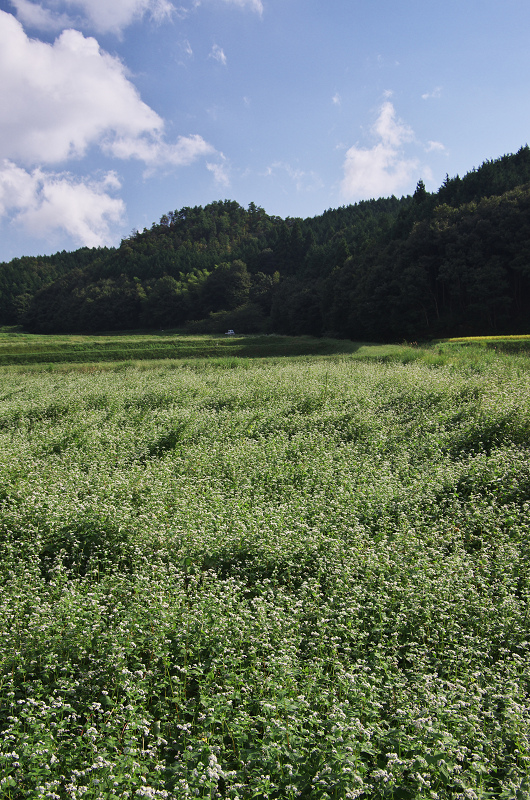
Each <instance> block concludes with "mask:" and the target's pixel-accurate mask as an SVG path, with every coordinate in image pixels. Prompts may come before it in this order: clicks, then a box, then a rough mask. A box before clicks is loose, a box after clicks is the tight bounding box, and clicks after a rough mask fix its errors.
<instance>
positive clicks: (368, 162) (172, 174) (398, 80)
mask: <svg viewBox="0 0 530 800" xmlns="http://www.w3.org/2000/svg"><path fill="white" fill-rule="evenodd" d="M529 23H530V4H528V2H527V0H524V1H523V0H503V2H502V3H501V2H500V0H458V2H457V1H456V0H444V2H443V3H442V2H441V0H400V2H396V0H326V2H324V0H174V2H172V1H171V0H38V1H37V0H0V260H8V259H11V258H13V257H16V256H21V255H36V254H45V253H53V252H55V251H57V250H63V249H66V250H72V249H75V248H77V247H80V246H83V245H88V246H99V245H116V244H119V242H120V240H121V239H122V238H123V237H126V236H128V235H129V234H130V232H131V231H132V230H133V229H140V230H141V229H142V228H143V227H145V226H147V227H150V225H151V224H152V222H155V221H158V220H159V218H160V217H161V215H162V214H164V213H166V212H167V211H169V210H174V209H179V208H182V207H183V206H194V205H205V204H207V203H208V202H211V201H212V200H219V199H225V198H227V199H231V200H236V201H237V202H239V203H240V204H241V205H243V206H247V205H248V204H249V203H250V202H251V201H252V202H255V203H256V204H257V205H259V206H262V207H263V208H264V209H265V210H266V211H267V212H268V213H269V214H278V215H280V216H282V217H286V216H291V217H296V216H300V217H307V216H314V215H316V214H319V213H322V212H323V211H324V210H326V209H327V208H334V207H337V206H341V205H344V204H348V203H354V202H356V201H358V200H362V199H368V198H371V197H381V196H389V195H392V194H395V195H396V196H401V195H402V194H408V193H411V192H413V191H414V188H415V186H416V183H417V181H418V180H419V179H420V178H422V179H423V180H424V182H425V184H426V186H427V188H428V189H429V190H431V191H433V190H436V189H437V188H438V187H439V185H440V184H441V183H442V181H443V179H444V177H445V175H446V173H448V174H449V175H450V176H453V175H456V174H457V173H459V174H460V175H463V174H464V173H465V172H467V171H469V170H470V169H472V168H473V167H474V166H479V165H480V164H481V163H482V162H483V161H484V160H486V159H488V158H497V157H499V156H501V155H503V154H504V153H509V152H514V151H516V150H518V149H519V147H521V146H522V145H524V144H527V143H528V142H529V140H530V135H529V130H530V102H529V100H530V97H529V88H528V87H529V85H530V82H529V77H530V75H529V66H530V48H529V47H528V31H529V30H530V24H529Z"/></svg>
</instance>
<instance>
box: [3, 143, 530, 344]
mask: <svg viewBox="0 0 530 800" xmlns="http://www.w3.org/2000/svg"><path fill="white" fill-rule="evenodd" d="M529 212H530V149H529V148H528V146H525V147H522V148H521V149H520V150H519V151H518V152H517V153H515V154H510V155H505V156H502V157H501V158H499V159H496V160H493V161H486V162H485V163H484V164H482V165H481V166H480V167H479V168H477V169H474V170H472V171H471V172H469V173H467V174H466V175H465V176H464V177H463V178H460V177H459V176H456V177H455V178H449V176H447V177H446V179H445V181H444V183H443V184H442V186H441V187H440V188H439V190H438V191H437V192H433V193H429V192H427V191H426V189H425V186H424V184H423V182H422V181H421V180H420V181H418V184H417V187H416V191H415V192H414V194H413V195H412V196H406V197H401V198H396V197H390V198H380V199H377V200H369V201H363V202H360V203H356V204H354V205H348V206H342V207H341V208H337V209H329V210H327V211H325V212H324V213H323V214H321V215H319V216H316V217H312V218H308V219H299V218H287V219H281V218H280V217H275V216H269V215H268V214H266V212H265V211H264V210H263V209H262V208H260V207H258V206H256V205H255V204H254V203H251V204H250V205H249V206H248V208H246V209H245V208H243V207H241V206H240V205H239V204H238V203H236V202H234V201H230V200H224V201H217V202H214V203H211V204H209V205H207V206H205V207H200V206H196V207H193V208H189V207H186V208H182V209H180V210H177V211H174V212H170V213H168V214H165V215H164V216H163V217H162V218H161V219H160V222H158V223H153V225H152V226H151V228H149V229H147V228H145V229H144V230H143V231H141V232H139V231H133V232H132V234H131V235H130V236H129V237H127V238H126V239H124V240H123V241H122V242H121V244H120V246H119V247H117V248H95V249H89V248H81V249H80V250H77V251H75V252H71V253H67V252H64V251H63V252H62V253H57V254H55V255H53V256H46V257H34V258H33V257H31V258H30V257H24V258H20V259H14V260H13V261H10V262H8V263H4V264H0V324H4V325H9V324H21V325H23V326H24V327H25V329H27V330H28V331H30V332H39V333H59V332H82V331H83V332H84V331H87V332H90V331H103V330H124V329H134V328H139V327H141V328H164V329H165V328H185V329H187V330H195V331H212V332H215V331H222V330H223V329H226V328H227V327H231V328H234V329H236V330H239V331H240V332H253V331H255V332H263V331H274V332H277V333H286V334H312V335H316V336H320V335H324V334H326V335H334V336H338V337H347V338H353V339H366V340H396V339H402V338H408V339H418V338H428V337H433V336H444V335H451V334H453V335H454V334H458V333H460V334H484V333H492V332H499V333H518V332H527V325H528V318H529V312H530V213H529Z"/></svg>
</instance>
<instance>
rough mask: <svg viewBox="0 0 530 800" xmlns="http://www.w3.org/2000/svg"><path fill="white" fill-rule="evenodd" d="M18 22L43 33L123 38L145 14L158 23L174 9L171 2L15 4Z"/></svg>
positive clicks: (21, 0)
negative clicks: (72, 29) (83, 32)
mask: <svg viewBox="0 0 530 800" xmlns="http://www.w3.org/2000/svg"><path fill="white" fill-rule="evenodd" d="M11 3H12V5H13V6H14V7H15V10H16V13H17V16H18V18H19V19H20V20H21V21H22V22H23V23H24V24H25V25H28V26H30V27H34V28H38V29H39V30H62V29H64V28H67V27H76V28H82V29H87V28H88V29H90V30H95V31H97V32H98V33H109V32H110V33H116V34H118V35H119V34H120V33H121V32H122V30H123V29H124V28H126V27H127V26H128V25H130V24H131V23H132V22H134V21H135V20H137V19H141V18H142V17H143V16H145V14H149V15H150V16H151V18H153V19H155V20H156V21H161V20H162V19H165V18H167V17H170V16H171V14H172V13H173V11H174V7H173V5H172V3H171V2H169V0H62V2H57V0H41V2H40V3H36V2H30V0H11Z"/></svg>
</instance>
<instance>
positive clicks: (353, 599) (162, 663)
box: [0, 353, 530, 800]
mask: <svg viewBox="0 0 530 800" xmlns="http://www.w3.org/2000/svg"><path fill="white" fill-rule="evenodd" d="M523 360H524V359H523V358H519V357H514V358H513V359H509V358H508V357H501V356H500V355H498V356H497V355H495V354H493V353H490V354H489V356H488V358H487V359H486V357H484V360H483V361H477V362H476V363H471V362H470V361H465V360H463V361H462V362H461V363H458V364H457V363H456V362H450V361H447V363H442V361H443V359H441V360H440V363H439V364H436V363H434V362H433V363H431V364H428V363H424V362H422V361H421V360H418V361H411V363H405V364H404V363H376V362H371V363H365V362H362V361H355V360H353V359H350V358H348V357H332V358H324V357H321V358H305V359H298V360H296V359H292V360H289V359H285V360H283V361H282V360H277V361H272V360H271V361H269V362H265V361H261V362H260V361H259V360H258V359H255V360H248V361H243V360H239V361H237V360H233V361H232V362H228V361H227V362H223V361H222V360H219V361H218V362H215V361H212V363H210V364H207V363H206V362H197V363H196V364H193V363H191V362H190V363H188V364H181V365H179V364H178V363H177V362H175V363H173V364H171V363H163V364H162V363H161V364H159V365H156V364H154V365H150V367H149V368H147V367H145V368H140V367H139V366H134V365H133V366H130V365H129V366H127V365H126V366H125V367H123V368H119V367H118V368H113V369H112V370H97V369H94V371H92V372H90V371H88V372H81V371H75V370H73V371H71V372H66V371H65V372H64V373H60V372H45V371H43V372H35V373H31V372H25V373H24V372H16V371H14V370H13V371H4V372H3V373H2V376H1V389H0V400H1V402H0V453H1V456H0V593H1V595H0V618H1V622H0V636H1V640H0V659H1V668H0V698H1V700H0V732H1V736H0V754H1V755H0V759H1V761H0V776H1V777H0V797H2V798H9V799H10V800H19V799H21V798H31V799H32V800H33V799H34V798H35V800H36V799H37V798H61V800H65V799H66V798H85V800H89V799H90V800H92V799H93V798H108V799H109V800H117V798H120V800H122V798H130V800H132V799H133V798H168V800H184V799H185V798H195V797H198V798H231V799H232V800H236V798H240V800H244V799H245V800H247V799H248V800H250V798H260V799H263V800H265V799H266V798H267V799H268V798H278V799H280V800H291V799H294V798H310V799H311V800H324V798H326V799H329V798H334V800H343V799H347V800H353V798H367V799H368V798H369V799H371V798H374V799H375V798H389V799H392V800H408V799H409V798H410V800H413V799H415V798H422V799H423V798H430V799H432V800H437V798H440V800H442V798H454V799H455V800H475V798H502V800H512V799H513V800H515V798H521V799H524V798H528V797H529V796H530V741H529V731H530V694H529V692H530V653H529V650H530V618H529V609H528V600H529V592H530V584H529V556H530V513H529V512H530V463H529V445H530V373H529V372H528V369H527V367H526V366H524V365H523ZM526 363H527V362H526Z"/></svg>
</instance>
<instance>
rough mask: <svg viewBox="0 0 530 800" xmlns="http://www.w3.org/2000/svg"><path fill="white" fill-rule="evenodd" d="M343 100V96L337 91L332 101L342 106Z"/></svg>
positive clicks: (335, 104)
mask: <svg viewBox="0 0 530 800" xmlns="http://www.w3.org/2000/svg"><path fill="white" fill-rule="evenodd" d="M341 102H342V100H341V96H340V94H339V93H338V92H336V93H335V94H334V95H333V97H332V103H333V105H334V106H340V104H341Z"/></svg>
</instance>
